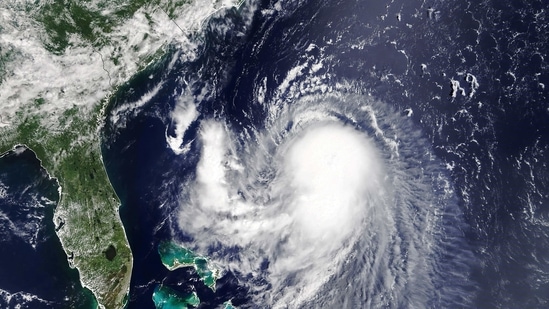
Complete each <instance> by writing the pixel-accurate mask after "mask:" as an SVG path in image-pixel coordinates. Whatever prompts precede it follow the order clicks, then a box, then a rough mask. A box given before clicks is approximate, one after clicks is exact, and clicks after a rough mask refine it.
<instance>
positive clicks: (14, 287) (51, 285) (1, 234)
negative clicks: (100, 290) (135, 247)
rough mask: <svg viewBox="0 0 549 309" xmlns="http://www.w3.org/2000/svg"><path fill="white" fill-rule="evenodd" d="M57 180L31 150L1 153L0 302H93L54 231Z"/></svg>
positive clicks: (26, 305) (84, 305)
mask: <svg viewBox="0 0 549 309" xmlns="http://www.w3.org/2000/svg"><path fill="white" fill-rule="evenodd" d="M57 190H58V184H57V182H56V181H55V180H54V179H50V178H49V175H48V174H47V173H46V171H45V170H44V169H43V168H42V167H41V166H40V161H38V159H37V158H36V155H35V154H34V153H33V152H32V151H30V150H28V149H26V148H25V147H17V148H15V150H12V151H8V152H6V153H4V154H2V155H1V156H0V308H92V307H93V306H94V305H95V301H94V298H93V296H92V295H91V293H90V291H88V290H85V289H83V288H82V286H81V284H80V281H79V276H78V272H77V271H76V270H75V269H71V268H69V264H68V262H67V256H66V255H65V252H64V251H63V248H62V247H61V242H60V241H59V238H57V235H56V234H55V226H54V224H53V211H54V208H55V205H56V204H57V202H58V201H59V194H58V191H57Z"/></svg>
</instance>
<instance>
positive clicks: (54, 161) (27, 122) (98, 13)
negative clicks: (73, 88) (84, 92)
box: [0, 0, 242, 309]
mask: <svg viewBox="0 0 549 309" xmlns="http://www.w3.org/2000/svg"><path fill="white" fill-rule="evenodd" d="M192 1H193V0H97V1H88V0H55V1H38V2H37V1H35V2H24V3H16V4H13V7H14V10H18V11H19V10H22V13H23V14H22V15H24V16H28V17H29V18H30V19H32V20H33V23H32V26H31V27H36V28H37V29H40V31H38V32H37V33H38V34H37V35H38V36H39V40H40V41H41V42H42V44H43V46H44V48H45V49H46V50H47V51H48V52H50V53H52V54H54V55H59V56H63V55H64V54H65V52H67V50H68V49H69V48H71V47H74V46H73V44H77V45H78V47H85V48H86V49H88V50H90V51H92V52H96V53H98V54H99V55H101V59H102V61H103V69H104V70H105V71H106V73H107V74H106V76H105V77H104V78H108V79H109V81H110V76H111V74H112V75H113V76H119V77H121V78H119V79H118V80H117V82H116V83H118V84H111V85H110V87H111V88H110V89H98V91H104V90H110V91H115V89H116V87H118V86H120V85H119V83H121V82H123V79H126V78H127V76H126V75H124V74H125V71H124V66H125V65H127V64H125V63H124V61H123V59H122V57H124V56H125V53H126V52H127V51H128V50H129V51H132V50H133V51H135V50H137V49H139V48H140V47H139V44H138V45H131V44H130V43H129V42H130V41H131V38H127V37H121V36H120V34H119V30H120V27H123V26H124V23H125V22H126V21H127V20H128V19H130V18H132V17H133V16H134V14H135V13H136V12H137V11H139V10H142V12H143V14H144V16H145V18H146V20H147V21H148V23H149V27H150V28H151V29H153V28H154V26H155V24H154V21H153V18H152V17H151V15H149V14H152V13H154V12H155V11H157V10H162V11H163V12H164V13H165V14H166V15H167V16H168V18H170V19H172V20H173V19H175V18H176V17H177V16H178V15H179V14H180V13H181V11H182V10H185V6H186V5H187V4H189V3H191V2H192ZM241 2H242V1H241ZM241 2H240V3H241ZM221 4H222V2H218V1H216V2H215V5H216V6H220V5H221ZM14 23H15V21H14ZM19 30H21V31H27V29H19ZM28 30H34V29H28ZM42 30H43V32H42ZM1 31H2V25H0V32H1ZM151 33H153V32H151ZM149 37H150V36H149ZM143 40H147V36H145V38H143ZM156 40H157V41H156V42H160V43H159V44H157V45H154V46H155V47H153V48H151V50H150V51H147V52H145V53H136V59H135V64H137V68H138V70H142V69H144V68H145V67H146V66H147V65H148V64H150V63H152V62H154V61H155V60H158V59H160V58H161V57H162V56H163V55H164V54H165V52H166V48H165V45H164V43H162V41H161V39H160V38H156ZM150 41H154V40H152V39H151V40H150ZM151 46H152V45H151ZM26 52H27V51H24V50H17V49H16V48H13V49H12V48H11V47H9V48H6V46H4V44H2V43H1V42H0V84H2V83H3V82H4V81H5V80H6V79H8V78H10V74H11V73H10V71H9V68H10V65H11V66H13V65H12V61H15V62H14V63H15V64H16V63H17V61H24V59H25V57H28V56H27V55H26ZM21 59H23V60H21ZM107 61H110V62H109V63H112V64H113V65H114V68H111V69H112V70H114V71H115V72H109V71H107V69H105V63H106V62H107ZM132 73H135V72H132ZM60 78H67V83H70V82H71V81H70V80H69V78H70V76H69V77H63V76H61V77H60ZM50 91H51V92H55V91H61V92H62V91H63V89H62V88H61V89H58V88H52V89H43V91H41V92H40V93H43V94H47V93H48V92H50ZM2 99H4V98H2ZM12 99H13V98H12ZM107 100H108V98H105V99H104V100H103V101H102V102H97V103H95V104H93V106H90V105H86V106H76V105H74V106H72V107H70V106H69V107H67V108H65V109H64V110H63V111H61V113H62V115H59V113H60V112H59V109H57V108H53V109H50V108H49V107H50V106H55V104H56V103H55V102H51V101H50V99H46V98H42V97H37V98H35V99H34V101H32V102H21V107H20V108H19V109H18V111H17V113H16V114H15V116H14V115H12V114H9V115H8V119H1V117H0V125H1V124H2V122H5V121H7V122H8V123H10V125H9V126H4V127H2V126H0V152H4V151H7V150H9V149H11V148H12V147H14V146H15V145H18V144H24V145H26V146H27V147H28V148H30V149H31V150H33V151H34V152H35V153H36V155H37V157H38V159H40V160H41V162H42V165H43V166H44V168H45V169H46V170H47V171H48V172H49V173H50V175H51V176H52V177H55V178H56V179H57V180H58V182H59V185H60V188H61V190H60V201H59V203H58V205H57V206H56V210H55V217H54V220H55V223H56V232H57V235H58V236H59V238H60V240H61V243H62V245H63V248H64V250H65V252H66V253H67V256H68V260H69V263H70V265H71V266H73V267H76V268H77V269H78V270H79V273H80V280H81V281H82V283H83V285H84V286H85V287H86V288H88V289H90V290H91V291H92V292H93V293H94V295H95V296H96V297H97V301H98V303H99V306H100V307H105V308H107V309H111V308H123V307H124V306H125V302H126V300H127V293H128V289H129V283H130V277H131V271H132V254H131V251H130V248H129V244H128V241H127V239H126V235H125V232H124V229H123V226H122V223H121V220H120V218H119V215H118V207H119V204H120V201H119V200H118V198H117V196H116V194H115V192H114V190H113V188H112V186H111V185H110V182H109V180H108V177H107V174H106V172H105V169H104V166H103V162H102V160H101V147H100V146H101V140H100V135H99V131H100V126H101V124H102V123H103V121H104V119H103V118H104V115H103V112H102V111H103V110H104V107H105V106H106V102H107ZM192 264H193V267H195V269H196V270H197V273H198V274H199V275H200V276H201V278H203V281H204V283H205V284H206V285H208V286H209V287H211V288H212V289H215V280H216V279H217V276H218V275H219V273H218V272H217V271H216V270H214V269H213V268H211V265H210V263H209V262H208V261H207V260H206V259H205V258H203V257H199V256H194V257H193V263H192Z"/></svg>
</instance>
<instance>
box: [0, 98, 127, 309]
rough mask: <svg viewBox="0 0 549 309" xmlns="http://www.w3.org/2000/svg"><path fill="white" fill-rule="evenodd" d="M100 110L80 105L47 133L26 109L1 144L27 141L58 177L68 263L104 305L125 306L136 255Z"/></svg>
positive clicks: (0, 135)
mask: <svg viewBox="0 0 549 309" xmlns="http://www.w3.org/2000/svg"><path fill="white" fill-rule="evenodd" d="M35 104H36V105H40V104H43V100H41V99H37V100H36V102H35ZM36 107H37V106H32V107H29V108H36ZM99 108H100V107H99V106H98V107H97V108H96V109H95V110H94V112H95V113H93V114H92V115H87V116H84V115H82V114H80V113H79V111H78V108H77V107H74V108H72V109H70V110H67V111H65V112H64V114H63V116H62V117H61V119H60V122H61V125H62V127H64V129H63V130H62V131H60V132H52V131H48V129H47V128H45V127H43V126H42V125H41V123H43V119H40V116H38V115H36V113H31V112H28V113H27V112H26V111H25V109H22V110H21V111H19V112H18V118H19V119H21V120H22V121H21V123H20V124H19V125H18V126H16V127H15V128H11V127H10V128H1V129H0V145H1V147H2V150H9V149H10V148H11V147H13V146H14V145H17V144H25V145H26V146H27V147H29V148H30V149H31V150H33V151H34V152H35V153H36V155H37V157H38V158H39V159H40V160H41V161H42V165H43V166H44V168H45V169H46V170H47V171H48V172H49V173H50V175H51V176H52V177H55V178H57V180H58V182H59V185H60V187H61V196H60V202H59V204H58V205H57V207H56V210H55V217H54V220H55V224H56V231H57V235H58V236H59V238H60V240H61V243H62V245H63V248H64V250H65V252H66V253H67V255H68V260H69V263H70V264H71V266H74V267H76V268H78V270H79V272H80V279H81V281H82V283H83V284H84V286H85V287H87V288H89V289H90V290H91V291H92V292H93V293H94V294H95V295H96V297H97V300H98V302H99V303H100V304H101V305H103V306H105V307H106V308H122V307H124V302H125V298H126V295H127V292H128V287H129V282H130V277H131V270H132V254H131V251H130V248H129V245H128V241H127V239H126V235H125V232H124V229H123V226H122V223H121V221H120V218H119V215H118V207H119V200H118V198H117V196H116V194H115V192H114V190H113V188H112V187H111V185H110V182H109V180H108V178H107V174H106V172H105V169H104V167H103V163H102V161H101V150H100V136H99V134H98V121H97V117H98V115H100V109H99ZM33 114H34V116H29V115H33Z"/></svg>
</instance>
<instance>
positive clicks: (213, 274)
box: [158, 241, 221, 292]
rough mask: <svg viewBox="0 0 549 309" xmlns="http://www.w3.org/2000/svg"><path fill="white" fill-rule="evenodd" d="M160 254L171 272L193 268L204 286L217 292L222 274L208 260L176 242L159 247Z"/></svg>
mask: <svg viewBox="0 0 549 309" xmlns="http://www.w3.org/2000/svg"><path fill="white" fill-rule="evenodd" d="M158 254H160V259H161V260H162V264H164V266H165V267H166V268H167V269H169V270H174V269H178V268H181V267H193V268H194V269H195V271H196V273H197V274H198V276H199V277H200V279H201V280H202V281H203V282H204V284H205V285H206V286H207V287H209V288H210V289H212V291H214V292H215V284H216V281H217V279H219V277H220V275H221V272H220V270H219V269H218V268H216V267H215V266H214V265H213V264H212V263H210V262H209V261H208V259H207V258H205V257H203V256H200V255H197V254H196V253H194V252H193V251H191V250H189V249H187V248H185V247H183V246H181V245H179V244H177V243H175V242H167V241H164V242H161V243H160V244H159V245H158Z"/></svg>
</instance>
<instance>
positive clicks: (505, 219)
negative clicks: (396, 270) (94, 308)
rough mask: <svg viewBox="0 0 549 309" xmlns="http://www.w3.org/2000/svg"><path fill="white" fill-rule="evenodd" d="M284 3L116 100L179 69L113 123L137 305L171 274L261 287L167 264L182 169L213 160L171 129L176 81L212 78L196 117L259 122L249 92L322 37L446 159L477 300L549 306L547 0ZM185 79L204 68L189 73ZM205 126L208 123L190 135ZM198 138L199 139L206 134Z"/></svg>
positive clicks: (206, 304)
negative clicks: (175, 140) (166, 243)
mask: <svg viewBox="0 0 549 309" xmlns="http://www.w3.org/2000/svg"><path fill="white" fill-rule="evenodd" d="M272 7H273V3H272V2H270V1H262V2H261V3H260V4H259V9H258V10H257V12H256V14H255V15H254V19H253V22H252V24H251V25H249V26H245V25H244V22H243V21H242V20H241V19H240V18H239V14H240V13H239V12H238V11H235V10H229V11H223V12H220V13H218V14H217V15H215V16H214V17H212V18H211V19H210V20H209V22H208V23H207V24H206V26H205V27H206V29H205V32H204V34H203V35H202V36H199V38H197V40H198V41H201V42H202V43H201V45H200V46H201V48H200V50H199V57H198V59H197V60H196V61H193V62H190V63H188V62H187V63H182V62H177V64H176V67H175V68H174V69H172V70H168V69H167V63H168V62H169V60H170V57H171V56H172V55H173V54H174V53H177V50H176V49H177V47H174V50H173V51H171V52H170V53H169V54H168V56H166V58H165V59H163V60H162V61H160V62H158V63H157V64H155V65H154V66H151V67H150V68H148V69H146V70H145V71H144V72H142V73H140V74H139V75H138V76H136V77H135V78H134V79H132V80H131V81H130V82H129V83H128V85H126V86H124V87H122V88H121V89H120V90H119V91H118V93H117V94H116V96H115V97H114V99H113V102H112V104H111V110H112V108H113V107H115V106H119V105H121V104H124V103H125V102H132V101H136V100H137V99H139V98H140V97H141V96H142V95H143V94H145V93H146V92H148V91H149V90H150V89H151V88H152V87H153V86H154V85H156V83H157V82H158V81H159V80H164V81H166V82H165V84H164V86H163V90H162V91H161V92H160V93H159V94H158V95H157V96H155V97H154V98H153V99H152V100H151V102H149V104H147V105H146V106H145V107H144V108H143V110H142V111H141V112H140V113H139V114H137V116H135V117H134V118H131V119H128V122H127V123H126V124H127V125H126V127H124V128H114V127H110V126H107V128H106V130H105V133H104V137H105V142H104V150H103V153H104V156H105V162H106V166H107V170H108V173H109V175H110V178H111V180H112V182H113V185H114V187H115V190H116V191H117V193H118V194H119V196H120V197H121V199H122V203H123V207H122V209H121V217H122V220H123V222H124V225H125V227H126V231H127V232H128V239H129V241H130V244H131V247H132V251H133V253H134V255H135V265H134V273H133V277H132V286H131V290H130V294H131V298H130V304H129V308H153V303H152V300H151V294H152V291H153V289H154V288H155V286H156V285H157V284H159V283H164V284H166V285H171V286H172V287H175V288H177V289H179V290H180V291H182V292H188V291H191V290H193V289H196V290H197V292H198V295H199V296H200V298H201V300H202V301H203V302H202V305H201V307H202V308H211V307H213V306H214V305H215V306H217V305H220V304H221V303H223V301H225V300H227V299H228V298H231V299H233V304H235V305H239V304H243V303H245V302H246V300H247V299H246V293H247V291H246V290H245V288H243V287H239V286H238V285H237V284H236V282H235V281H234V278H231V276H230V275H229V276H227V277H224V278H222V279H221V280H220V281H219V282H218V285H219V289H218V291H217V292H216V293H215V294H214V293H212V292H211V291H210V290H208V289H207V288H204V287H203V286H202V285H201V284H199V283H198V277H197V276H196V275H195V274H194V273H193V271H192V270H189V269H180V270H177V271H175V272H169V271H167V270H166V269H165V268H164V267H163V266H162V265H161V263H160V259H159V256H158V253H157V251H156V247H157V245H158V243H159V242H160V241H161V240H165V239H171V238H172V237H174V235H173V233H174V232H173V229H171V227H172V226H173V225H175V222H172V221H171V220H174V218H176V217H177V216H176V215H174V214H175V213H176V212H177V211H179V210H178V206H179V202H178V197H179V196H180V190H181V188H180V184H181V182H182V181H183V179H186V178H188V177H191V178H192V177H194V173H195V169H194V167H195V166H196V164H197V162H198V160H199V154H196V155H195V156H192V155H191V156H188V159H187V161H184V162H182V161H181V160H178V159H177V156H176V155H175V154H173V152H172V151H171V149H169V148H168V147H167V145H166V142H165V135H166V127H168V128H169V129H168V134H172V133H173V127H170V126H171V124H170V119H169V114H170V112H171V111H172V110H173V108H174V106H175V101H174V100H175V99H174V97H176V96H175V95H173V93H174V92H175V93H176V94H177V93H182V92H190V93H193V94H194V95H195V97H196V96H197V95H198V94H199V93H201V92H202V91H203V90H204V89H209V90H208V91H207V94H206V95H204V96H203V101H201V102H200V105H199V107H198V108H199V113H200V115H201V116H199V119H198V122H199V121H200V120H201V118H202V117H214V118H215V117H224V118H225V119H229V120H228V121H232V123H231V124H232V125H233V126H234V127H246V126H252V127H254V128H261V127H262V125H263V121H264V119H265V116H266V115H265V109H263V108H261V107H258V106H257V105H254V104H251V103H250V102H254V101H255V100H256V99H255V97H256V95H257V93H255V92H254V91H253V89H254V85H257V84H258V83H259V82H260V81H262V80H263V79H264V78H265V77H268V82H267V85H266V89H267V90H266V96H267V97H270V96H272V95H273V94H274V91H275V89H276V87H277V86H279V85H280V83H281V82H282V80H283V79H284V77H285V76H286V75H287V73H288V72H289V70H291V69H292V68H293V67H295V66H296V65H297V64H300V63H302V62H303V58H302V56H303V50H304V47H307V46H310V45H311V44H312V45H313V46H317V48H313V49H312V51H310V54H311V55H312V56H316V57H319V58H323V59H326V62H325V66H324V67H323V68H322V70H325V72H326V73H328V74H329V75H330V79H329V82H330V83H332V84H335V83H337V82H340V81H352V82H354V83H356V85H357V86H356V91H357V92H358V93H364V94H369V95H373V96H374V97H376V98H377V99H379V100H380V101H382V102H386V104H389V105H391V106H392V107H394V108H395V109H396V110H398V111H400V112H401V113H402V115H403V117H405V116H406V115H409V116H410V118H411V119H412V121H413V122H414V123H415V125H416V126H417V127H418V128H419V129H421V130H422V132H423V133H424V135H425V136H426V138H427V139H428V140H429V141H430V143H431V147H432V148H433V149H434V152H435V154H436V155H437V156H438V158H439V159H440V160H441V161H442V162H444V163H445V164H446V165H447V166H448V171H449V173H450V175H451V179H452V181H453V185H454V186H455V187H456V195H457V197H458V199H459V207H460V209H461V211H462V212H463V214H464V217H465V223H466V225H467V226H468V227H467V228H466V229H464V230H463V234H464V236H465V238H466V239H467V242H468V245H470V246H471V247H472V248H473V249H472V253H473V255H474V259H475V261H476V262H475V263H473V264H472V265H470V266H471V269H472V270H471V274H470V278H469V280H470V282H471V283H472V285H473V286H474V289H472V290H471V293H470V295H468V296H467V297H469V299H470V300H471V307H472V308H517V307H529V308H544V307H546V306H548V305H549V297H548V296H547V295H548V294H547V291H548V290H549V279H548V278H549V276H548V274H549V260H548V257H549V229H548V228H547V226H548V225H547V223H548V222H549V170H548V167H547V162H549V160H548V155H549V152H548V150H549V103H548V102H549V101H548V100H547V98H548V89H549V88H546V87H545V85H547V86H549V73H548V72H549V71H548V70H547V69H548V63H547V61H546V59H547V56H548V55H547V52H548V50H549V48H548V47H549V37H548V36H549V34H548V33H547V31H545V30H543V29H544V25H546V24H547V22H548V18H549V17H548V16H547V13H546V12H547V8H548V7H547V4H546V3H544V2H542V1H529V2H521V1H499V2H494V1H484V2H481V3H477V2H469V1H413V0H412V1H391V2H390V3H389V2H387V1H301V2H299V3H298V2H295V3H285V4H284V5H283V7H284V9H283V10H282V11H279V12H275V13H271V14H263V13H261V12H262V11H261V10H262V9H264V10H268V9H271V8H272ZM220 25H224V26H227V25H228V26H229V27H220ZM227 28H229V29H231V30H221V29H227ZM242 34H244V35H242ZM197 72H198V73H197ZM197 74H198V76H197ZM151 75H152V76H154V77H153V78H152V79H151V78H149V76H151ZM180 79H183V80H191V79H192V80H198V82H195V83H194V84H193V85H192V86H188V87H187V85H186V84H185V85H186V86H181V85H182V84H181V83H180V82H179V81H180ZM456 82H457V83H458V85H459V87H457V88H453V86H454V87H455V86H456ZM477 82H478V85H477V84H476V83H477ZM453 83H454V84H453ZM186 87H187V88H186ZM267 101H268V100H267ZM196 134H197V124H194V125H193V126H191V127H190V128H189V130H188V131H187V133H186V135H185V140H186V141H189V140H192V139H194V138H195V137H196ZM192 145H193V147H195V148H193V149H192V150H191V151H190V153H191V154H192V153H196V151H197V149H196V147H198V146H196V144H192ZM166 179H171V180H172V181H171V182H168V183H166V181H165V180H166ZM177 237H185V235H177ZM451 258H452V257H451V255H449V256H448V259H451Z"/></svg>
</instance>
